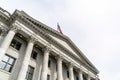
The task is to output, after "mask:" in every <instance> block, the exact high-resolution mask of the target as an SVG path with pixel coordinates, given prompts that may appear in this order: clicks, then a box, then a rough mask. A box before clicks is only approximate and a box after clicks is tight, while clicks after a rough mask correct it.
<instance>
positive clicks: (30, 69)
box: [26, 66, 34, 80]
mask: <svg viewBox="0 0 120 80" xmlns="http://www.w3.org/2000/svg"><path fill="white" fill-rule="evenodd" d="M33 73H34V68H33V67H31V66H28V70H27V74H26V80H32V77H33Z"/></svg>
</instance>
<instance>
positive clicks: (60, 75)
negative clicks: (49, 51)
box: [57, 57, 63, 80]
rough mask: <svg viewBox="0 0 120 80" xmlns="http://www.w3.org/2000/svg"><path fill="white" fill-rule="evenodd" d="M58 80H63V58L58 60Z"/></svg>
mask: <svg viewBox="0 0 120 80" xmlns="http://www.w3.org/2000/svg"><path fill="white" fill-rule="evenodd" d="M57 80H63V75H62V59H61V57H59V58H58V60H57Z"/></svg>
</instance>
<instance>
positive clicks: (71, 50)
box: [48, 34, 80, 58]
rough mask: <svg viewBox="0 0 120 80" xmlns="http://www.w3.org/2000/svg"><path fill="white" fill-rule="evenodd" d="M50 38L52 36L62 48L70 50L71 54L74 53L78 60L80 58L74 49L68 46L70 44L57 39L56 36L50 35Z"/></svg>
mask: <svg viewBox="0 0 120 80" xmlns="http://www.w3.org/2000/svg"><path fill="white" fill-rule="evenodd" d="M48 35H49V36H51V37H52V38H53V39H54V40H55V41H57V42H58V43H59V44H61V45H62V46H64V47H65V48H66V49H67V50H69V51H70V52H71V53H73V54H74V55H75V56H76V57H77V58H80V57H79V56H78V55H77V54H76V52H75V51H74V50H73V49H72V47H71V46H70V45H69V44H68V42H66V41H65V40H62V39H60V38H59V37H56V36H54V35H51V34H48Z"/></svg>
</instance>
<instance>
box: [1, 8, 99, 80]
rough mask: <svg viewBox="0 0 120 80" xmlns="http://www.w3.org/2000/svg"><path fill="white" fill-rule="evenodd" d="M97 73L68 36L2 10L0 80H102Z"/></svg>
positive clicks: (26, 15)
mask: <svg viewBox="0 0 120 80" xmlns="http://www.w3.org/2000/svg"><path fill="white" fill-rule="evenodd" d="M98 73H99V71H98V70H97V69H96V68H95V66H94V65H93V64H92V63H91V62H90V61H89V60H88V59H87V57H86V56H85V55H84V54H83V53H82V52H81V51H80V50H79V49H78V48H77V47H76V45H75V44H74V43H73V42H72V41H71V40H70V39H69V38H68V37H67V36H65V35H63V34H60V33H59V32H57V31H56V30H54V29H52V28H50V27H49V26H47V25H45V24H43V23H41V22H39V21H37V20H35V19H33V18H32V17H31V16H29V15H28V14H26V13H25V12H23V11H19V10H15V12H14V13H13V14H10V13H8V12H7V11H6V10H4V9H2V8H0V80H99V78H98Z"/></svg>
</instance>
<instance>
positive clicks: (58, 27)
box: [57, 23, 63, 34]
mask: <svg viewBox="0 0 120 80" xmlns="http://www.w3.org/2000/svg"><path fill="white" fill-rule="evenodd" d="M57 31H58V32H59V33H61V34H63V33H62V30H61V28H60V25H59V23H57Z"/></svg>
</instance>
